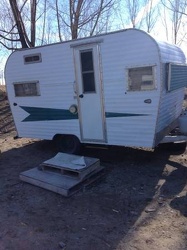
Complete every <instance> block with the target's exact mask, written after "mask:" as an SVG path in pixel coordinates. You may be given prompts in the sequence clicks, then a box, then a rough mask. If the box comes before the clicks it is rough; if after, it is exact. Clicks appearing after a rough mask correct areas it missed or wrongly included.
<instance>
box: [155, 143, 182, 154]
mask: <svg viewBox="0 0 187 250" xmlns="http://www.w3.org/2000/svg"><path fill="white" fill-rule="evenodd" d="M157 149H158V150H166V151H168V152H171V153H178V154H182V153H184V152H185V150H186V142H177V143H174V142H170V143H163V144H159V145H158V147H157Z"/></svg>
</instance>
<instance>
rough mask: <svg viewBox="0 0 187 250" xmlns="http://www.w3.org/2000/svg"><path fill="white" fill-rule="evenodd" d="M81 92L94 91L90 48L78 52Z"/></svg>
mask: <svg viewBox="0 0 187 250" xmlns="http://www.w3.org/2000/svg"><path fill="white" fill-rule="evenodd" d="M80 59H81V70H82V81H83V93H93V92H95V77H94V65H93V52H92V50H85V51H81V52H80Z"/></svg>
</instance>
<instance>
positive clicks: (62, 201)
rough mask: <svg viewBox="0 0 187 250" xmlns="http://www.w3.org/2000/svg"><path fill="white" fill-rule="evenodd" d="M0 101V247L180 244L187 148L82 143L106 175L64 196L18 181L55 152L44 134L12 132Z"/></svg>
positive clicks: (186, 212)
mask: <svg viewBox="0 0 187 250" xmlns="http://www.w3.org/2000/svg"><path fill="white" fill-rule="evenodd" d="M15 135H16V132H15V129H14V124H13V121H12V116H11V113H10V109H9V105H8V101H7V100H6V98H5V100H4V101H0V150H1V154H0V250H26V249H27V250H36V249H40V250H58V249H66V250H113V249H115V250H150V249H151V250H158V249H159V250H166V249H167V250H184V249H185V250H186V249H187V151H185V152H182V151H171V150H169V149H166V148H165V149H158V150H155V151H146V150H138V149H130V148H122V147H110V148H108V149H102V148H86V147H84V148H83V149H82V152H81V154H82V155H85V156H93V157H97V158H99V159H100V160H101V165H102V166H104V167H105V175H104V177H102V178H101V179H100V180H99V181H98V182H97V183H94V184H92V185H91V186H90V187H89V188H86V189H84V190H81V191H79V192H77V193H76V194H74V195H73V196H71V197H69V198H65V197H63V196H61V195H58V194H56V193H53V192H51V191H47V190H45V189H42V188H39V187H36V186H33V185H31V184H28V183H25V182H22V181H20V179H19V174H20V173H21V172H23V171H25V170H28V169H31V168H33V167H36V166H38V165H39V164H40V163H42V162H43V161H45V160H47V159H49V158H51V157H53V156H54V155H55V154H56V153H57V151H56V149H55V147H54V145H53V144H52V142H50V141H41V140H32V139H25V138H23V139H16V140H15V139H14V138H13V137H14V136H15Z"/></svg>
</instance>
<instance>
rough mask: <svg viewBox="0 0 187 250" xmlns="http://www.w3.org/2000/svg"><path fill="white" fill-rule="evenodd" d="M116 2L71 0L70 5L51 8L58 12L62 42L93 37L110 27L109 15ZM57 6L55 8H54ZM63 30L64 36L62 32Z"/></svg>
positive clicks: (57, 3) (108, 0)
mask: <svg viewBox="0 0 187 250" xmlns="http://www.w3.org/2000/svg"><path fill="white" fill-rule="evenodd" d="M115 1H116V0H69V4H68V5H67V2H66V3H65V2H64V3H61V4H60V3H59V2H58V0H55V5H51V8H52V9H53V10H55V11H56V13H55V15H56V17H57V24H58V25H57V26H58V35H59V39H60V41H62V40H63V37H64V39H66V36H67V37H68V38H71V39H76V38H78V37H84V36H92V35H94V34H96V33H100V32H102V31H103V29H104V27H105V28H106V27H108V20H109V17H110V15H109V13H110V11H111V10H112V8H113V7H114V5H115ZM54 6H55V8H54ZM62 30H63V34H62V33H61V31H62Z"/></svg>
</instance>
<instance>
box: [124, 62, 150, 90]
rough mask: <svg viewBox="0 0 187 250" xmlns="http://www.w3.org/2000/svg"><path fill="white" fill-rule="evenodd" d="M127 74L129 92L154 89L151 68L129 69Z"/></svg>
mask: <svg viewBox="0 0 187 250" xmlns="http://www.w3.org/2000/svg"><path fill="white" fill-rule="evenodd" d="M127 72H128V90H129V91H140V90H153V89H155V83H154V67H153V66H146V67H137V68H129V69H127Z"/></svg>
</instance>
